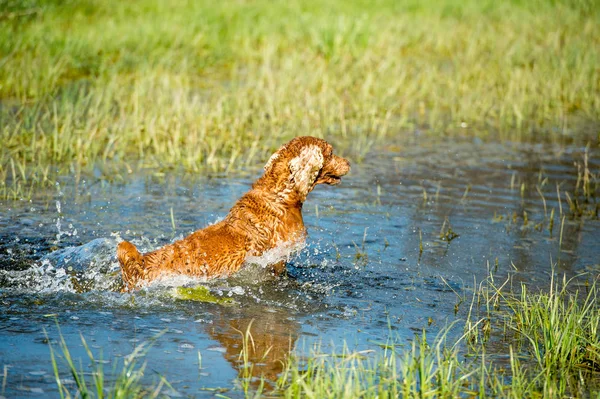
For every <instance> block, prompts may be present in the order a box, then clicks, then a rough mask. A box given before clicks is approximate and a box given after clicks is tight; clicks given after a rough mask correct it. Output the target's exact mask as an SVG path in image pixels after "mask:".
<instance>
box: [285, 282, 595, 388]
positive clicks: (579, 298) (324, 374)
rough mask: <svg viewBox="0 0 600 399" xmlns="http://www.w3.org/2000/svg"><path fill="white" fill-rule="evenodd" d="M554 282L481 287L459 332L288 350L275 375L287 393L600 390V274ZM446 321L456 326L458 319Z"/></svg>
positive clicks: (423, 334)
mask: <svg viewBox="0 0 600 399" xmlns="http://www.w3.org/2000/svg"><path fill="white" fill-rule="evenodd" d="M573 285H574V284H573V283H572V282H571V283H570V282H567V281H564V280H563V281H561V282H554V281H552V283H551V285H550V289H549V291H543V292H538V293H530V292H528V290H527V288H526V286H524V285H523V286H521V293H520V294H513V293H512V292H510V291H505V290H504V287H505V286H506V285H505V286H503V287H496V286H495V285H494V284H493V282H487V283H486V284H485V285H483V286H481V287H480V289H479V291H478V292H477V293H476V294H475V296H474V302H473V307H472V310H473V308H475V307H477V308H480V310H481V313H480V316H478V317H475V314H476V313H478V312H472V313H470V314H469V318H468V320H467V323H466V325H465V326H466V327H465V334H464V335H463V336H462V337H461V338H460V339H458V341H456V340H455V341H453V342H452V341H450V340H449V338H448V335H449V334H448V333H449V331H450V329H446V330H444V331H443V332H442V333H441V334H440V335H438V336H437V337H436V338H435V339H433V340H430V339H429V337H428V336H427V334H426V332H425V331H424V332H423V333H422V334H417V335H415V338H414V340H413V341H412V344H409V345H408V347H403V346H398V342H395V341H393V340H392V341H390V342H389V343H388V344H386V345H385V349H384V350H383V352H382V353H380V354H379V355H377V356H370V355H368V354H366V353H365V352H362V353H361V352H358V353H357V352H351V351H349V350H347V349H344V350H343V351H342V352H341V353H338V354H334V353H329V354H324V353H323V352H317V353H315V354H314V355H312V356H310V357H308V358H298V357H292V360H291V361H290V362H288V363H287V366H286V368H285V370H284V373H283V374H282V376H281V378H280V380H279V388H280V393H281V395H282V396H283V397H286V398H326V397H329V398H333V397H335V398H357V397H361V398H397V397H403V398H413V397H418V398H456V397H482V398H485V397H501V398H525V397H544V398H563V397H597V395H600V337H599V334H598V329H599V328H600V308H599V305H598V302H597V301H598V287H597V284H596V282H594V283H592V284H591V285H589V286H582V287H580V290H576V289H575V287H573ZM451 328H456V325H455V326H454V327H451Z"/></svg>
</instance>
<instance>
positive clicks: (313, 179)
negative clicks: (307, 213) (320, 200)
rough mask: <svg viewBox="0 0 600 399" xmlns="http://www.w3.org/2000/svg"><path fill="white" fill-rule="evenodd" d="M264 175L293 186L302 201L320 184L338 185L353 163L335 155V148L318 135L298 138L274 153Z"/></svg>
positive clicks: (292, 188)
mask: <svg viewBox="0 0 600 399" xmlns="http://www.w3.org/2000/svg"><path fill="white" fill-rule="evenodd" d="M264 169H265V177H270V178H271V179H274V180H275V182H277V183H279V184H276V186H278V187H281V186H284V187H282V189H283V190H284V191H285V189H287V191H290V189H291V190H292V191H293V192H294V193H295V194H297V195H298V197H299V198H298V199H299V200H300V202H304V200H305V199H306V196H307V195H308V193H309V192H311V191H312V189H313V188H314V187H315V186H316V185H317V184H322V183H324V184H331V185H333V184H338V183H339V182H340V181H341V178H342V176H344V175H345V174H346V173H348V171H350V162H348V160H346V159H344V158H342V157H338V156H337V155H334V154H333V147H332V146H331V144H329V143H328V142H326V141H325V140H322V139H319V138H316V137H296V138H295V139H293V140H291V141H290V142H289V143H287V144H285V145H284V146H283V147H281V148H280V149H279V150H277V152H276V153H275V154H273V155H272V156H271V158H270V159H269V161H268V162H267V164H266V165H265V167H264Z"/></svg>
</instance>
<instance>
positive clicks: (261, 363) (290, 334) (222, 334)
mask: <svg viewBox="0 0 600 399" xmlns="http://www.w3.org/2000/svg"><path fill="white" fill-rule="evenodd" d="M206 332H207V333H208V335H209V336H210V337H211V338H213V339H214V340H216V341H218V342H219V343H220V345H221V346H222V347H223V348H224V350H225V352H224V357H225V359H226V360H227V361H228V362H229V363H230V364H231V365H232V366H233V367H234V368H235V369H236V370H237V371H238V372H239V375H240V376H244V373H245V372H246V373H247V372H249V373H251V377H252V379H251V381H252V385H253V386H254V387H255V388H256V387H258V385H259V384H260V380H261V378H262V379H263V380H264V382H265V388H267V389H269V388H273V387H274V383H275V382H276V380H277V378H278V377H279V375H280V373H281V372H282V371H283V367H284V364H285V361H286V359H288V357H289V356H290V352H291V351H292V350H293V349H294V345H295V343H296V340H297V339H298V336H299V334H300V323H298V321H296V320H295V319H294V317H293V316H291V315H290V314H289V313H288V312H287V311H285V310H283V309H276V308H267V307H261V308H259V309H252V311H250V310H244V309H240V308H231V307H219V309H216V311H215V314H214V319H213V323H212V324H210V325H207V326H206ZM248 334H249V335H248ZM244 340H246V346H245V350H246V356H247V360H248V363H247V364H244V358H243V357H242V356H240V353H241V352H242V350H244ZM246 366H251V367H250V368H246ZM245 368H246V369H245ZM246 376H248V375H246Z"/></svg>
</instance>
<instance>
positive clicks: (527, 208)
mask: <svg viewBox="0 0 600 399" xmlns="http://www.w3.org/2000/svg"><path fill="white" fill-rule="evenodd" d="M598 152H599V151H598V149H597V147H593V148H589V149H586V148H584V147H562V146H552V145H527V144H514V145H511V144H506V145H500V144H490V143H483V142H481V141H474V142H464V143H460V144H456V143H447V142H437V143H431V144H425V145H424V144H423V143H420V144H410V143H409V144H403V145H389V146H385V147H383V148H379V149H378V150H377V151H372V152H371V153H370V154H369V156H368V157H367V158H366V159H365V160H364V161H363V162H362V163H360V164H357V163H353V168H352V171H351V173H350V174H349V175H348V176H346V177H345V179H344V181H343V183H342V185H340V186H336V187H323V186H319V187H317V188H316V189H315V191H313V192H312V193H311V194H310V195H309V198H308V200H307V202H306V203H305V206H304V220H305V224H306V226H307V228H308V232H309V239H308V242H307V246H306V247H305V248H304V249H303V250H302V251H300V252H299V253H298V254H297V255H295V256H294V257H292V258H291V259H290V262H289V264H288V268H287V269H288V275H287V276H286V277H282V278H279V279H274V278H271V277H269V276H268V275H267V274H266V273H265V272H264V270H263V268H262V267H261V265H260V264H259V265H254V266H251V267H249V268H248V270H246V271H244V272H243V273H241V274H240V275H239V276H236V277H234V278H230V279H227V280H215V281H211V282H210V283H207V284H205V285H206V286H207V287H208V288H209V289H210V292H211V294H212V295H214V296H215V297H217V298H227V299H229V300H231V301H228V303H220V304H219V303H217V304H215V303H203V302H198V301H191V300H182V299H178V298H177V297H176V295H175V294H174V288H173V286H177V285H181V284H185V285H188V286H190V285H191V286H193V285H198V284H199V282H194V281H190V280H171V281H165V282H163V283H161V284H157V285H154V286H151V287H150V288H148V289H146V290H143V291H140V292H137V293H135V294H133V295H130V294H121V293H119V292H117V290H118V288H119V286H120V277H119V274H118V267H117V264H116V261H115V258H114V248H115V246H116V243H117V242H118V241H119V240H120V239H121V238H127V239H129V240H133V242H134V243H136V244H137V245H139V246H140V247H141V248H142V249H144V250H149V249H153V248H157V247H159V246H162V245H164V244H165V243H168V242H171V241H172V240H173V239H175V238H181V237H183V236H185V235H187V234H188V233H190V232H192V231H194V230H195V229H198V228H201V227H203V226H205V225H207V224H210V223H213V222H215V221H216V220H218V219H219V218H221V217H223V216H224V215H225V214H226V213H227V212H228V210H229V208H230V207H231V205H232V204H233V203H234V201H235V200H236V199H237V198H238V197H239V196H240V195H242V194H243V193H244V192H245V191H247V190H248V188H249V187H250V185H251V183H252V181H253V180H254V179H255V178H256V177H257V176H258V175H259V173H260V169H259V167H260V166H262V165H257V168H256V169H253V170H249V171H246V172H244V173H239V174H237V175H230V176H227V177H223V176H212V177H206V176H198V177H193V178H192V177H190V176H189V175H187V176H184V175H180V176H177V175H172V174H171V173H166V174H164V173H158V174H157V173H152V172H151V171H146V172H136V173H134V174H132V175H130V176H129V177H128V180H127V181H125V182H113V183H109V182H108V181H107V180H106V179H105V178H103V177H101V176H100V175H101V174H100V173H98V174H97V175H96V176H87V177H83V176H79V177H77V176H65V177H64V178H62V179H61V180H60V183H59V184H58V185H57V186H56V187H54V188H53V189H51V190H46V191H44V192H37V193H35V194H34V198H32V199H31V200H30V201H29V200H27V201H25V200H23V201H4V202H2V203H0V209H1V210H2V211H1V213H0V309H1V313H0V375H1V377H0V379H1V380H2V383H1V384H2V385H1V387H0V395H1V396H5V397H11V398H13V397H45V396H47V395H49V396H57V394H58V392H57V390H56V382H55V380H54V376H53V371H52V364H51V361H50V353H49V348H48V340H50V342H51V343H53V344H54V347H55V348H56V349H58V346H57V341H58V339H59V331H58V327H57V325H58V326H60V331H61V333H62V336H63V337H64V338H65V340H66V342H67V344H68V345H69V348H70V350H71V352H72V355H73V357H74V358H76V359H81V363H80V364H81V368H82V369H83V370H84V371H85V372H88V371H91V367H90V366H91V364H90V363H91V362H90V360H89V359H88V357H87V355H86V354H85V349H84V347H83V345H82V343H81V338H80V334H81V335H82V336H83V337H84V338H85V339H86V341H87V343H88V344H89V346H90V348H91V349H92V351H93V352H94V354H95V356H96V358H97V359H101V362H102V363H105V366H104V369H105V370H106V372H107V375H110V370H112V367H113V366H112V365H113V364H115V362H119V361H122V358H123V357H124V356H126V355H128V354H130V353H131V352H132V351H133V350H134V349H135V348H136V347H137V346H139V345H140V344H142V343H143V342H147V341H149V340H152V339H153V338H155V337H157V336H158V338H156V339H155V340H153V344H152V346H151V347H150V348H149V349H148V350H147V353H146V356H145V361H146V362H147V366H146V367H147V368H146V373H145V383H148V384H150V383H151V382H152V381H155V382H156V381H158V380H159V379H160V377H161V376H163V377H165V378H166V379H167V380H168V381H169V383H170V384H171V386H172V388H165V390H164V392H165V393H167V394H169V395H170V396H173V397H177V396H183V397H188V396H189V397H213V396H214V395H215V394H216V393H218V392H222V393H225V394H226V395H228V396H232V397H239V396H243V394H242V392H241V390H240V388H239V383H236V376H237V375H238V373H239V367H240V361H239V353H240V350H241V346H242V345H241V344H242V338H241V337H242V335H241V333H240V331H245V330H246V329H247V328H248V326H249V325H250V324H251V325H252V327H251V332H252V335H253V339H254V345H255V350H254V352H252V353H251V356H250V357H251V360H253V361H254V362H255V363H256V366H255V368H254V374H255V375H256V376H259V375H264V376H265V377H266V378H267V379H268V380H274V379H275V378H276V376H277V374H278V373H279V372H280V370H281V364H280V362H279V360H281V359H283V358H285V357H286V356H287V355H288V354H289V353H290V350H293V349H295V350H296V352H297V353H301V354H302V353H310V348H311V347H312V346H313V345H314V344H317V343H321V346H322V347H323V348H331V346H335V347H337V348H338V349H341V346H342V343H343V342H346V343H347V345H348V346H349V347H350V348H351V349H358V350H362V349H377V348H378V344H379V343H381V342H384V341H385V340H386V339H387V338H388V337H389V336H390V335H393V336H394V337H397V338H399V339H400V340H401V341H402V340H403V341H405V342H409V340H410V339H411V338H412V337H413V335H414V333H415V332H421V331H422V330H423V329H427V330H428V331H432V333H435V332H436V331H439V330H440V329H441V328H443V327H444V326H446V325H448V324H450V323H452V322H454V321H455V320H461V319H464V317H465V312H466V310H467V309H466V308H465V307H466V305H464V304H463V305H459V306H458V312H456V310H457V309H456V305H457V304H460V303H461V298H470V295H471V293H472V289H473V286H474V284H475V283H476V282H478V281H481V280H483V279H485V278H486V277H488V276H489V275H490V273H492V274H494V275H495V276H496V278H498V279H500V278H504V277H505V276H507V275H508V274H509V273H510V274H512V275H513V278H514V281H515V282H525V283H527V284H529V285H532V286H534V287H539V288H545V287H547V286H548V283H549V280H550V276H551V273H552V272H553V271H554V272H555V273H558V274H560V275H562V274H566V275H567V276H569V277H571V276H575V275H579V274H581V273H591V274H592V275H597V274H598V273H599V272H600V264H599V262H600V261H599V259H600V245H598V243H599V242H600V222H599V221H598V204H597V201H598V199H597V198H596V197H595V195H596V193H598V190H597V185H598V181H597V180H596V179H597V178H598V176H599V171H600V154H599V153H598ZM561 211H562V212H561ZM259 263H260V261H259ZM57 322H58V323H57ZM460 332H461V331H460V330H459V331H456V334H459V333H460ZM268 348H271V349H270V350H269V351H268V355H267V356H266V357H264V358H263V354H264V353H265V352H266V351H267V349H268ZM59 363H60V364H61V365H62V363H61V362H60V361H59ZM78 364H79V363H78ZM61 373H63V374H64V377H65V378H66V379H67V380H72V378H71V377H70V376H69V375H68V373H67V369H66V368H63V369H61ZM67 382H68V381H67Z"/></svg>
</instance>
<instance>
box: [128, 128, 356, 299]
mask: <svg viewBox="0 0 600 399" xmlns="http://www.w3.org/2000/svg"><path fill="white" fill-rule="evenodd" d="M349 171H350V162H348V160H346V159H344V158H342V157H339V156H337V155H334V154H333V147H332V146H331V145H330V144H329V143H327V142H326V141H325V140H323V139H319V138H316V137H296V138H294V139H293V140H291V141H290V142H288V143H287V144H285V145H284V146H283V147H281V148H280V149H279V150H277V152H275V153H274V154H273V155H272V156H271V157H270V159H269V160H268V161H267V164H266V165H265V166H264V174H263V175H262V176H261V177H260V178H259V179H258V180H257V181H256V182H254V184H253V185H252V189H251V190H250V191H248V192H247V193H246V194H244V195H243V196H242V197H241V198H240V199H239V200H238V201H237V202H236V203H235V205H234V206H233V207H232V208H231V210H230V211H229V214H228V215H227V216H226V217H225V218H224V219H223V220H222V221H220V222H218V223H216V224H213V225H210V226H208V227H206V228H204V229H202V230H198V231H196V232H194V233H192V234H190V235H189V236H187V237H186V238H184V239H182V240H179V241H176V242H174V243H172V244H170V245H166V246H164V247H162V248H160V249H158V250H155V251H152V252H149V253H146V254H141V253H140V252H139V251H138V250H137V248H136V247H135V246H134V245H133V244H132V243H130V242H128V241H122V242H121V243H119V245H118V246H117V259H118V260H119V264H120V266H121V274H122V278H123V283H124V285H125V287H124V289H123V290H124V291H131V290H134V289H137V288H140V287H143V286H145V285H147V284H148V283H150V282H152V281H153V280H155V279H157V278H158V277H161V276H173V275H186V276H190V277H200V278H206V279H209V278H215V277H227V276H230V275H232V274H234V273H235V272H237V271H238V270H239V269H240V268H242V266H243V265H244V261H245V259H246V257H247V256H260V255H262V254H263V253H265V252H266V251H268V250H270V249H273V248H275V247H279V246H282V245H291V246H295V245H301V244H302V243H303V242H304V240H305V238H306V229H305V227H304V222H303V220H302V204H303V203H304V201H305V200H306V196H307V195H308V193H310V192H311V191H312V190H313V189H314V188H315V186H316V185H317V184H329V185H336V184H338V183H340V181H341V178H342V176H344V175H346V174H347V173H348V172H349ZM270 267H271V268H272V271H273V272H274V274H280V273H282V272H283V271H284V270H285V263H284V262H283V261H280V262H277V263H275V264H273V265H270Z"/></svg>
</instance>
